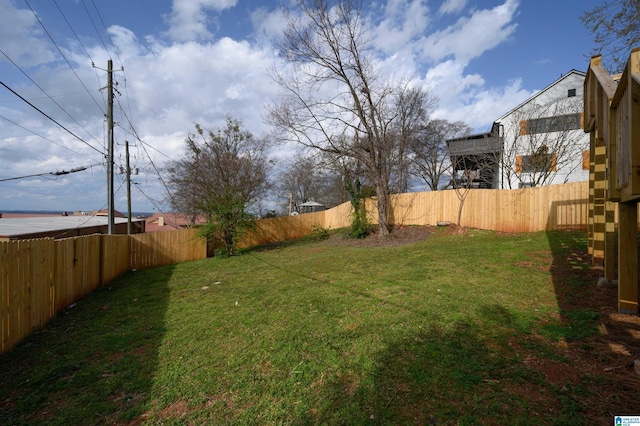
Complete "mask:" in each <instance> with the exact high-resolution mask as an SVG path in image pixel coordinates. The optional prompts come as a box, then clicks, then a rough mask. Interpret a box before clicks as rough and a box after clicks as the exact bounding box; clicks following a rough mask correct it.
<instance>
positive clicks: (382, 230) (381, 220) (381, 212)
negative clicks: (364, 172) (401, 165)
mask: <svg viewBox="0 0 640 426" xmlns="http://www.w3.org/2000/svg"><path fill="white" fill-rule="evenodd" d="M376 192H377V196H378V228H379V232H378V237H379V238H385V237H387V236H389V234H390V233H391V224H390V223H389V190H388V188H387V187H386V186H385V185H384V184H380V183H377V184H376Z"/></svg>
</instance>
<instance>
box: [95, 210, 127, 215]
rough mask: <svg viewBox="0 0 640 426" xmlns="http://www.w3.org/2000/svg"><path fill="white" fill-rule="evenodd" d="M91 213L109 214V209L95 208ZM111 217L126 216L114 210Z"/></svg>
mask: <svg viewBox="0 0 640 426" xmlns="http://www.w3.org/2000/svg"><path fill="white" fill-rule="evenodd" d="M92 215H93V216H109V210H107V209H102V210H96V211H94V212H93V213H92ZM113 217H126V216H125V215H124V214H122V213H120V212H119V211H118V210H114V211H113Z"/></svg>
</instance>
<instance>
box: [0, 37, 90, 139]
mask: <svg viewBox="0 0 640 426" xmlns="http://www.w3.org/2000/svg"><path fill="white" fill-rule="evenodd" d="M0 53H2V54H3V55H4V57H5V58H7V59H8V60H9V62H11V63H12V64H13V65H14V66H15V67H16V68H18V70H20V72H21V73H22V74H24V76H25V77H27V78H28V79H29V81H31V82H32V83H33V84H34V85H35V86H36V87H37V88H38V89H40V91H41V92H42V93H44V94H45V96H46V97H47V98H49V99H50V100H51V102H53V103H54V104H56V105H57V106H58V108H60V109H61V110H62V112H64V113H65V114H67V116H68V117H69V118H71V120H73V121H74V122H75V123H76V124H77V125H78V126H80V128H81V129H82V130H84V131H85V132H87V134H88V135H89V136H91V138H93V139H95V140H97V139H96V137H95V136H93V135H92V134H91V132H89V131H88V130H87V129H85V128H84V127H83V126H82V124H80V123H79V122H78V120H76V119H75V118H74V117H73V116H72V115H71V114H69V113H68V112H67V110H65V109H64V108H63V107H62V105H60V104H59V103H58V102H56V100H55V99H53V98H52V97H51V95H49V94H48V93H47V92H46V91H45V90H44V89H43V88H42V87H41V86H40V85H39V84H38V83H36V82H35V81H34V80H33V79H32V78H31V77H29V75H28V74H27V73H26V72H25V71H24V70H23V69H22V68H21V67H20V66H19V65H18V64H16V63H15V62H14V61H13V59H11V58H10V57H9V56H8V55H7V54H6V53H5V52H4V51H3V50H2V49H0Z"/></svg>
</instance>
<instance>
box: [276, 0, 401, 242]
mask: <svg viewBox="0 0 640 426" xmlns="http://www.w3.org/2000/svg"><path fill="white" fill-rule="evenodd" d="M331 3H335V4H330V2H329V1H327V0H297V1H296V2H295V4H296V6H297V8H296V9H295V10H289V9H284V10H283V13H284V17H285V20H286V29H285V31H284V34H283V37H282V40H281V42H280V44H279V46H278V47H279V50H280V52H281V55H282V58H283V59H285V61H286V62H287V63H288V67H287V69H286V72H279V71H278V70H275V69H274V70H273V71H272V75H273V78H274V80H275V81H276V82H277V83H278V84H279V85H280V87H281V89H282V98H281V102H280V103H279V104H278V105H274V106H271V107H270V108H269V109H268V121H269V122H270V123H271V124H272V125H274V127H275V128H276V129H278V130H279V131H280V132H281V135H280V137H281V138H284V139H287V140H292V141H295V142H298V143H301V144H303V145H305V146H307V147H311V148H314V149H317V150H320V151H323V152H328V153H332V154H335V155H338V156H341V157H349V158H353V159H355V160H357V161H358V162H359V163H360V164H361V165H362V166H363V169H364V171H365V173H366V175H367V176H366V177H367V178H368V179H369V180H371V182H372V183H373V184H374V186H375V189H376V196H377V201H378V202H377V205H378V223H379V236H380V237H384V236H386V235H388V234H389V232H390V231H391V223H390V222H389V193H390V179H391V177H392V176H393V175H394V173H396V172H397V164H394V161H395V159H397V158H398V157H399V156H402V155H403V148H402V147H401V146H400V144H402V143H404V141H405V138H398V137H396V136H397V134H396V133H395V132H394V131H393V129H392V124H393V123H394V122H396V121H397V120H398V117H399V116H400V114H401V113H400V111H401V110H402V106H401V105H400V104H399V100H400V99H403V97H404V96H405V94H408V93H409V90H410V89H409V87H408V86H407V85H406V84H398V85H392V84H389V83H387V82H386V80H383V79H381V78H379V77H378V75H377V73H376V64H375V57H374V56H373V52H372V49H371V44H370V41H369V40H368V39H367V36H366V23H365V22H364V15H363V13H362V2H361V1H357V0H339V1H337V2H331ZM405 128H406V129H411V128H412V126H410V125H409V123H407V125H406V126H405ZM398 173H399V172H398Z"/></svg>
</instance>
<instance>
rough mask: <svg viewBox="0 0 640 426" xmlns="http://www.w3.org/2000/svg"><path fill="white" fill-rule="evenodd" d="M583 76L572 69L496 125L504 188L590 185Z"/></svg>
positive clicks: (506, 115) (500, 119)
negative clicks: (573, 184)
mask: <svg viewBox="0 0 640 426" xmlns="http://www.w3.org/2000/svg"><path fill="white" fill-rule="evenodd" d="M585 76H586V74H585V73H583V72H581V71H576V70H571V71H570V72H568V73H567V74H565V75H563V76H562V77H560V78H559V79H558V80H556V81H555V82H553V83H552V84H551V85H549V86H547V87H546V88H545V89H543V90H541V91H540V92H538V93H536V94H535V95H534V96H532V97H531V98H529V99H527V100H526V101H525V102H523V103H522V104H520V105H518V106H517V107H516V108H514V109H512V110H511V111H509V112H508V113H506V114H505V115H503V116H502V117H500V118H499V119H497V120H496V121H495V124H497V125H498V126H499V127H500V131H501V136H502V141H503V151H502V159H501V167H500V170H501V175H502V176H501V178H502V179H501V180H502V185H501V186H502V187H503V188H521V187H527V186H541V185H552V184H558V183H567V182H577V181H586V180H589V164H588V158H589V155H588V150H589V135H588V134H586V133H585V132H584V131H583V127H584V126H583V91H584V89H583V85H584V79H585ZM495 124H494V126H495Z"/></svg>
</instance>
